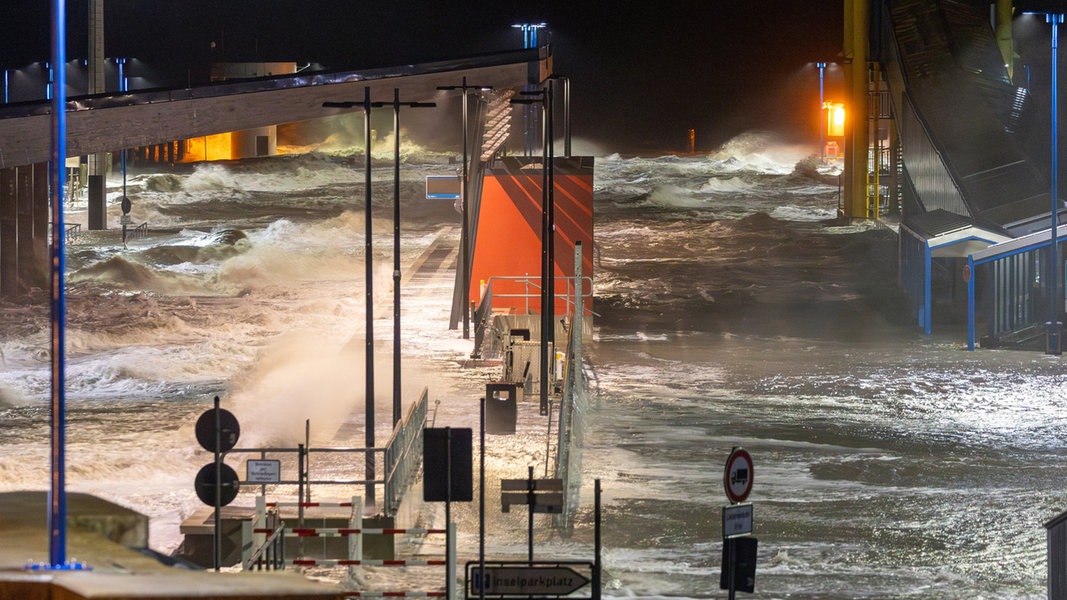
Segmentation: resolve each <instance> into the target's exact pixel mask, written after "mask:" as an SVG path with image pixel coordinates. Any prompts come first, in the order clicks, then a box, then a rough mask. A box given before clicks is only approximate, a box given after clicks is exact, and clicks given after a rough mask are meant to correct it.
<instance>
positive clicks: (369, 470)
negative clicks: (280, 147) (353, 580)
mask: <svg viewBox="0 0 1067 600" xmlns="http://www.w3.org/2000/svg"><path fill="white" fill-rule="evenodd" d="M322 106H323V108H354V107H356V106H360V107H362V108H363V139H364V145H365V154H366V159H365V161H364V162H365V163H366V165H365V168H364V182H363V188H364V192H365V193H364V210H363V219H364V221H365V227H364V231H365V233H364V236H365V239H364V242H363V252H364V263H365V264H366V272H365V278H366V294H365V296H366V313H367V314H366V336H365V337H366V341H365V350H364V353H365V358H366V361H365V370H366V374H365V379H366V387H365V391H364V396H365V398H364V405H365V409H366V410H365V413H364V414H365V415H366V425H365V429H366V432H365V434H366V435H365V440H366V445H367V452H366V462H365V464H366V470H365V473H364V476H365V477H366V499H365V500H366V506H374V505H375V500H374V453H373V452H371V449H372V448H374V248H373V245H372V237H373V234H374V228H373V226H372V223H371V216H372V214H371V155H370V150H371V122H370V110H371V101H370V87H365V88H363V101H361V102H323V103H322Z"/></svg>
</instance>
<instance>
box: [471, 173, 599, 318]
mask: <svg viewBox="0 0 1067 600" xmlns="http://www.w3.org/2000/svg"><path fill="white" fill-rule="evenodd" d="M530 165H532V166H530ZM524 167H525V168H524ZM554 181H555V186H554V187H555V190H554V196H555V198H554V201H555V202H554V203H555V213H554V220H555V226H556V231H555V242H554V243H555V261H554V262H555V276H556V278H557V279H556V295H557V299H556V306H555V312H556V314H565V313H566V312H567V304H566V301H565V300H562V299H560V296H562V295H564V294H566V292H567V284H566V281H565V280H564V279H563V278H565V277H573V276H574V246H575V242H578V241H580V242H581V243H582V275H583V277H592V275H593V159H592V158H591V157H572V158H557V159H556V160H555V174H554ZM542 183H543V181H542V171H541V159H540V158H521V157H509V158H505V159H503V160H501V161H498V163H497V165H496V166H495V167H493V168H491V169H489V170H488V171H487V172H486V175H485V180H484V183H483V187H482V201H481V207H480V210H479V214H478V223H477V227H476V231H477V234H476V236H477V237H476V238H475V248H474V252H473V258H472V260H471V289H470V298H472V299H476V301H479V302H480V299H481V284H482V282H483V281H484V282H488V281H489V279H490V277H494V276H497V277H500V276H503V277H523V276H529V278H530V279H531V281H532V282H533V283H534V285H535V286H537V285H540V278H541V209H542V204H541V198H542V193H541V191H542ZM586 287H587V289H586V290H585V292H586V293H587V294H588V292H589V289H588V287H589V286H588V285H586ZM511 295H524V296H525V295H528V296H529V298H508V297H502V296H511ZM505 308H508V309H511V310H512V312H514V313H519V314H522V313H524V312H525V311H526V309H527V308H529V312H531V313H540V311H541V302H540V288H539V287H533V286H526V285H524V284H523V283H522V282H512V281H510V280H501V279H495V280H494V281H493V309H494V310H498V311H499V310H503V309H505ZM586 308H587V309H590V310H591V309H592V298H591V297H589V298H587V299H586Z"/></svg>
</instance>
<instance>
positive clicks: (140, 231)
mask: <svg viewBox="0 0 1067 600" xmlns="http://www.w3.org/2000/svg"><path fill="white" fill-rule="evenodd" d="M128 236H129V238H130V239H131V240H135V239H139V238H144V237H148V221H145V222H144V223H141V224H140V225H138V226H137V227H134V228H133V229H131V230H130V231H129V234H128Z"/></svg>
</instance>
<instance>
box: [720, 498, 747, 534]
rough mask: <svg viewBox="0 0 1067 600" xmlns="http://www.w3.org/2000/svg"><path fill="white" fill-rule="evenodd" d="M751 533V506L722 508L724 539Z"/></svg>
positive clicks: (741, 505)
mask: <svg viewBox="0 0 1067 600" xmlns="http://www.w3.org/2000/svg"><path fill="white" fill-rule="evenodd" d="M750 533H752V505H751V504H734V505H732V506H724V507H722V537H724V538H729V537H735V536H739V535H748V534H750Z"/></svg>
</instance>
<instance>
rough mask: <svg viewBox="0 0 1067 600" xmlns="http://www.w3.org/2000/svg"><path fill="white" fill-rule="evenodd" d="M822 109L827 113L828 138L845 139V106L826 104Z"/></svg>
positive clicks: (832, 103)
mask: <svg viewBox="0 0 1067 600" xmlns="http://www.w3.org/2000/svg"><path fill="white" fill-rule="evenodd" d="M822 107H823V110H825V111H826V135H827V136H828V137H843V136H844V135H845V105H844V104H841V103H835V102H824V103H823V105H822Z"/></svg>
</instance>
